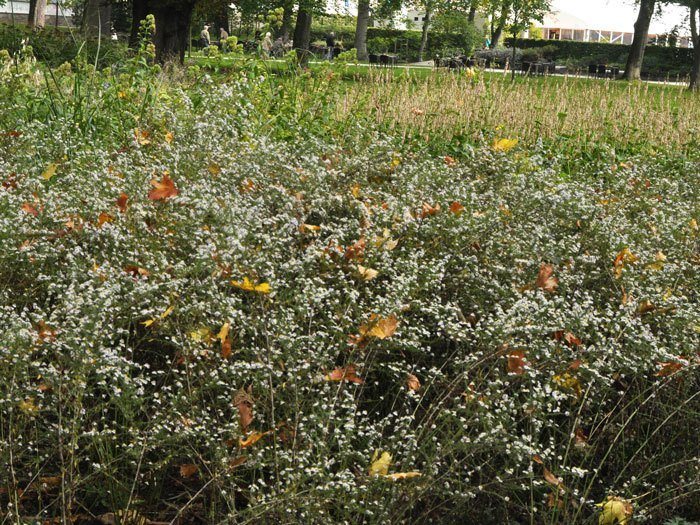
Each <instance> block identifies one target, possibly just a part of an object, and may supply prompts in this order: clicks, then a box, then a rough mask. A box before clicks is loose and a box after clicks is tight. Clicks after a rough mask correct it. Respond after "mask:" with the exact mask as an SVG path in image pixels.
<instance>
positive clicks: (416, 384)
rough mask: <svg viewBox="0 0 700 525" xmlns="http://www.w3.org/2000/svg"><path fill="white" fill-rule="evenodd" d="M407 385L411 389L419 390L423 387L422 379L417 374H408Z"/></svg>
mask: <svg viewBox="0 0 700 525" xmlns="http://www.w3.org/2000/svg"><path fill="white" fill-rule="evenodd" d="M406 386H407V387H408V389H409V390H411V391H413V392H417V391H418V390H420V387H421V384H420V380H419V379H418V378H417V377H416V376H415V375H413V374H408V376H406Z"/></svg>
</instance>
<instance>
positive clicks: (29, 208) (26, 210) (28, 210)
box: [22, 202, 39, 217]
mask: <svg viewBox="0 0 700 525" xmlns="http://www.w3.org/2000/svg"><path fill="white" fill-rule="evenodd" d="M22 211H23V212H24V213H28V214H29V215H33V216H34V217H37V216H38V215H39V212H38V211H36V208H35V207H34V206H33V205H32V204H29V203H28V202H25V203H24V204H22Z"/></svg>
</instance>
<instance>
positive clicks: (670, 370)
mask: <svg viewBox="0 0 700 525" xmlns="http://www.w3.org/2000/svg"><path fill="white" fill-rule="evenodd" d="M657 364H658V366H659V371H658V372H656V377H668V376H671V375H673V374H675V373H676V372H678V371H680V370H681V369H682V368H683V366H684V364H683V363H679V362H676V361H666V362H663V363H657Z"/></svg>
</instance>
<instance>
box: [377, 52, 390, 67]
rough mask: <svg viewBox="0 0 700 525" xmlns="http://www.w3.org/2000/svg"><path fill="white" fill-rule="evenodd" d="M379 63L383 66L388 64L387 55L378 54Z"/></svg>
mask: <svg viewBox="0 0 700 525" xmlns="http://www.w3.org/2000/svg"><path fill="white" fill-rule="evenodd" d="M379 65H380V66H383V67H388V66H389V55H384V54H382V55H379Z"/></svg>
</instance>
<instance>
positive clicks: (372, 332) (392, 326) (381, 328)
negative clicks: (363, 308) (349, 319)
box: [360, 314, 399, 339]
mask: <svg viewBox="0 0 700 525" xmlns="http://www.w3.org/2000/svg"><path fill="white" fill-rule="evenodd" d="M398 325H399V320H398V318H397V317H396V316H395V315H394V314H391V315H390V316H388V317H380V316H378V315H377V314H372V315H371V316H370V318H369V323H367V324H365V325H362V326H360V334H361V335H362V336H366V337H376V338H377V339H388V338H389V337H391V336H392V335H394V332H396V327H397V326H398Z"/></svg>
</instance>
